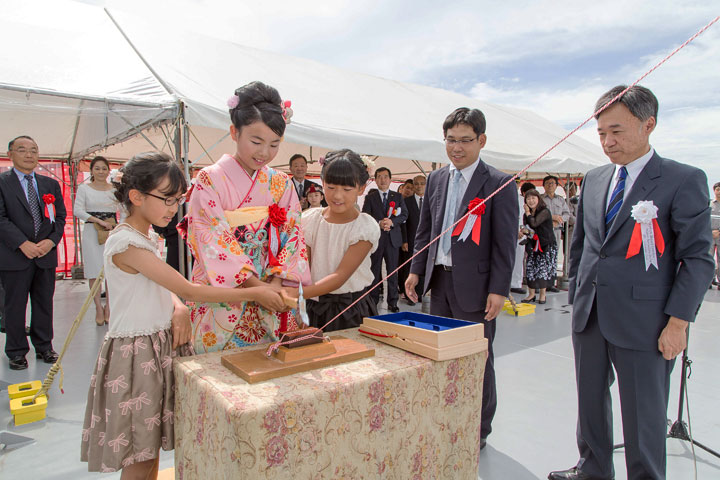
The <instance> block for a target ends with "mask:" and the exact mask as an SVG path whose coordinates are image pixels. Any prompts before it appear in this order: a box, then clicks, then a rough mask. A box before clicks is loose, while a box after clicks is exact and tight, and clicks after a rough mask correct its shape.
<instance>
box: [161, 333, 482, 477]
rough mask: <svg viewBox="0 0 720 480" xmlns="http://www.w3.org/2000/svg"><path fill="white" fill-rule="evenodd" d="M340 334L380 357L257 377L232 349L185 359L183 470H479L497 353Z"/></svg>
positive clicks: (180, 413)
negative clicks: (234, 359) (228, 362)
mask: <svg viewBox="0 0 720 480" xmlns="http://www.w3.org/2000/svg"><path fill="white" fill-rule="evenodd" d="M336 333H339V334H341V335H344V336H346V337H348V338H352V339H354V340H357V341H359V342H362V343H364V344H366V345H370V346H372V347H373V348H375V356H374V357H371V358H367V359H363V360H358V361H355V362H350V363H345V364H342V365H337V366H333V367H328V368H323V369H319V370H314V371H311V372H306V373H301V374H295V375H291V376H288V377H283V378H278V379H275V380H268V381H266V382H261V383H256V384H254V385H250V384H248V383H246V382H245V381H244V380H243V379H241V378H240V377H238V376H236V375H235V374H234V373H232V372H231V371H230V370H228V369H226V368H225V367H224V366H222V364H221V363H220V358H221V356H222V355H223V353H222V352H217V353H209V354H205V355H197V356H194V357H183V358H178V359H177V360H176V365H175V378H176V381H177V385H176V386H177V393H176V400H175V402H176V412H175V419H176V425H175V448H176V451H175V466H176V469H175V471H176V476H177V478H180V479H196V478H202V479H241V478H247V479H259V478H272V479H289V478H293V479H336V478H345V479H367V478H381V479H398V480H407V479H433V478H452V479H465V478H467V479H471V478H472V479H475V478H477V469H478V459H479V453H480V451H479V442H480V405H481V401H482V377H483V373H484V370H485V360H486V357H487V353H486V352H481V353H478V354H475V355H470V356H467V357H463V358H460V359H457V360H449V361H445V362H435V361H433V360H429V359H427V358H423V357H419V356H417V355H414V354H412V353H409V352H405V351H403V350H400V349H397V348H394V347H391V346H389V345H385V344H383V343H380V342H376V341H374V340H371V339H369V338H366V337H364V336H362V335H360V334H359V333H357V329H351V330H344V331H341V332H336ZM250 348H253V347H250ZM236 352H237V350H235V351H234V352H233V353H236Z"/></svg>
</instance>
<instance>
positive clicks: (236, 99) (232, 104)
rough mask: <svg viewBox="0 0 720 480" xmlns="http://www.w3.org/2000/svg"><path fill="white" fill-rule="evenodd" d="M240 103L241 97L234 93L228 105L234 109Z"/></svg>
mask: <svg viewBox="0 0 720 480" xmlns="http://www.w3.org/2000/svg"><path fill="white" fill-rule="evenodd" d="M239 104H240V97H238V96H237V95H233V96H231V97H230V98H228V101H227V106H228V107H230V109H231V110H232V109H233V108H235V107H237V106H238V105H239Z"/></svg>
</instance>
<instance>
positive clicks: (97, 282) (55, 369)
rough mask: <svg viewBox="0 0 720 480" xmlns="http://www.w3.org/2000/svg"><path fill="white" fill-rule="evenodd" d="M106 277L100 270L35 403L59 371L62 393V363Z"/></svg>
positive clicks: (103, 270) (37, 394)
mask: <svg viewBox="0 0 720 480" xmlns="http://www.w3.org/2000/svg"><path fill="white" fill-rule="evenodd" d="M104 276H105V267H103V268H102V269H101V270H100V274H99V275H98V276H97V278H96V279H95V284H94V285H93V286H92V288H91V289H90V292H89V293H88V296H87V298H86V299H85V303H83V306H82V308H80V312H79V313H78V314H77V317H75V321H73V324H72V326H70V331H69V332H68V335H67V338H65V344H64V345H63V348H62V350H61V351H60V355H58V359H57V361H56V362H55V364H54V365H53V366H52V367H51V368H50V371H49V372H48V374H47V376H46V377H45V380H44V381H43V384H42V387H40V390H38V392H37V393H36V394H35V396H34V397H33V402H35V399H36V398H37V397H39V396H40V395H45V394H46V393H47V391H48V390H49V389H50V387H51V386H52V384H53V380H54V379H55V375H56V374H57V372H58V371H59V372H60V383H59V384H58V386H59V387H60V391H62V385H63V380H64V377H65V374H64V373H63V370H62V366H61V365H60V362H62V359H63V356H65V352H66V351H67V348H68V347H69V346H70V342H71V341H72V339H73V337H74V336H75V332H76V331H77V329H78V327H79V326H80V322H81V321H82V319H83V317H85V313H87V311H88V308H90V304H91V303H92V301H93V298H95V295H96V294H97V293H98V290H100V286H101V285H102V283H103V277H104Z"/></svg>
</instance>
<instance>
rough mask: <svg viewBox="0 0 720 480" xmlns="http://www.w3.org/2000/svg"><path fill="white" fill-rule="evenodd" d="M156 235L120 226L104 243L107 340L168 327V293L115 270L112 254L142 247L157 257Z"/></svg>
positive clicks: (170, 304) (170, 309)
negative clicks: (108, 314) (108, 315)
mask: <svg viewBox="0 0 720 480" xmlns="http://www.w3.org/2000/svg"><path fill="white" fill-rule="evenodd" d="M157 239H158V236H157V234H156V233H154V232H150V238H148V237H146V236H145V235H143V234H142V233H140V232H138V231H136V230H135V229H133V228H132V227H130V226H129V225H127V224H125V223H121V224H120V225H118V226H117V227H116V228H115V230H113V231H112V232H110V236H109V237H108V240H107V242H106V243H105V277H106V278H107V283H108V292H109V293H110V328H109V330H108V334H107V336H108V337H136V336H140V335H150V334H151V333H155V332H159V331H160V330H165V329H167V328H169V327H170V318H171V317H172V314H173V311H174V309H175V306H174V304H173V300H172V296H171V293H170V291H169V290H168V289H166V288H165V287H162V286H160V285H158V284H157V283H155V282H153V281H152V280H150V279H149V278H147V277H145V276H144V275H142V274H140V273H135V274H132V273H127V272H124V271H123V270H121V269H120V268H118V267H117V266H116V265H115V264H114V263H113V260H112V257H113V255H117V254H118V253H122V252H124V251H125V250H127V249H128V248H129V247H130V246H133V247H137V248H144V249H146V250H149V251H151V252H153V253H154V254H155V255H157V256H158V258H159V257H160V252H159V251H158V247H157Z"/></svg>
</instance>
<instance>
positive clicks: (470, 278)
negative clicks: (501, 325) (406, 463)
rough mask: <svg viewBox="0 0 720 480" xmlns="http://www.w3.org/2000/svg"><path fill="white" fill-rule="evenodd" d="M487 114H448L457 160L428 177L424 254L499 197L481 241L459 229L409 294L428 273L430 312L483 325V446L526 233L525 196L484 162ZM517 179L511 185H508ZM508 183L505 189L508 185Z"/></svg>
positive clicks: (416, 262)
mask: <svg viewBox="0 0 720 480" xmlns="http://www.w3.org/2000/svg"><path fill="white" fill-rule="evenodd" d="M485 125H486V123H485V116H484V115H483V113H482V112H481V111H480V110H477V109H472V110H471V109H468V108H458V109H457V110H455V111H454V112H452V113H451V114H450V115H448V117H447V118H446V119H445V122H444V123H443V132H444V134H445V145H446V151H447V155H448V158H449V159H450V162H451V165H449V166H446V167H443V168H441V169H439V170H435V171H433V172H431V173H430V175H429V176H428V178H427V186H426V190H425V197H424V200H423V205H422V209H421V211H420V223H419V225H418V230H417V233H416V235H415V251H416V252H417V251H419V250H420V249H422V248H423V247H424V246H426V245H427V244H428V243H429V242H430V241H431V240H432V239H434V238H436V237H437V236H438V235H440V233H441V232H443V231H444V230H446V229H447V228H449V227H450V226H451V225H452V224H453V223H454V222H455V221H456V220H457V219H459V218H460V217H462V216H463V215H464V214H465V213H467V211H468V207H469V204H470V202H471V201H473V200H476V199H484V198H486V197H487V196H488V195H490V194H491V193H492V192H494V191H496V190H498V189H500V190H499V191H498V192H497V194H496V195H495V196H494V197H493V198H491V199H489V200H488V201H487V202H486V203H485V209H484V213H482V214H480V215H478V216H477V219H476V223H477V222H480V224H479V225H480V238H479V240H478V243H477V244H476V243H475V242H474V241H473V239H472V236H468V237H467V238H466V239H465V240H464V241H460V240H459V238H460V236H453V235H452V230H451V231H449V232H447V233H446V234H444V235H443V236H442V237H441V239H440V240H439V241H438V242H434V243H432V244H431V245H430V247H429V248H428V249H427V250H425V251H423V252H421V253H420V254H419V255H418V256H416V257H415V258H414V259H413V261H412V266H411V267H410V275H408V279H407V281H406V282H405V294H406V295H407V296H408V298H410V299H411V300H413V301H415V302H416V301H417V294H416V292H415V286H416V285H417V284H418V281H419V278H420V276H421V275H425V284H424V287H423V291H424V292H427V291H428V290H430V291H431V295H430V313H431V314H432V315H439V316H442V317H452V318H457V319H461V320H469V321H472V322H478V323H482V324H484V326H485V337H486V338H487V339H488V343H489V349H488V359H487V363H486V365H485V378H484V380H483V399H482V425H481V428H480V437H481V440H480V448H483V447H485V444H486V439H487V436H488V435H489V434H490V432H491V431H492V426H491V424H492V419H493V417H494V415H495V409H496V407H497V395H496V390H495V357H494V354H493V339H494V338H495V322H494V320H495V317H497V315H498V313H499V312H500V309H501V308H502V306H503V304H504V302H505V298H506V297H507V295H508V294H509V290H510V281H511V277H512V271H513V264H514V262H515V244H516V243H517V232H518V217H517V216H518V196H517V190H516V188H515V183H514V182H512V181H510V179H511V177H510V175H507V174H505V173H503V172H501V171H499V170H497V169H495V168H493V167H491V166H489V165H487V164H486V163H485V162H483V161H482V159H481V158H480V150H481V149H482V148H483V147H484V146H485V142H486V141H487V136H486V135H485ZM508 182H509V183H508ZM501 187H502V188H501Z"/></svg>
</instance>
